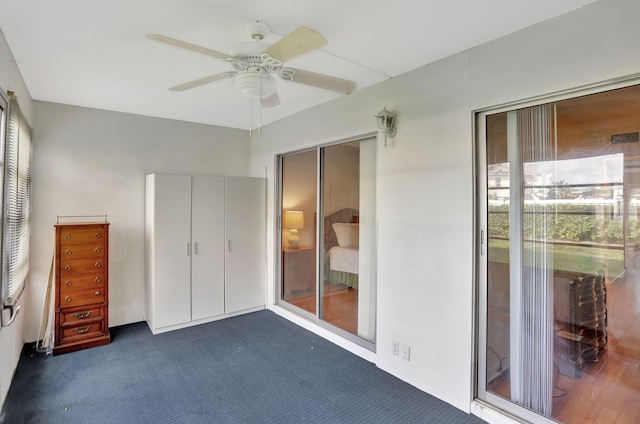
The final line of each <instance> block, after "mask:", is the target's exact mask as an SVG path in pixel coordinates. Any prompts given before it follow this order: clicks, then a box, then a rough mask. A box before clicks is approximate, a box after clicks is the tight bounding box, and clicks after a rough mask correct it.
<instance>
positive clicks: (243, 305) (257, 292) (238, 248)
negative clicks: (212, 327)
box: [225, 177, 266, 313]
mask: <svg viewBox="0 0 640 424" xmlns="http://www.w3.org/2000/svg"><path fill="white" fill-rule="evenodd" d="M265 196H266V183H265V179H264V178H248V177H227V179H226V186H225V206H226V233H227V234H226V240H227V246H226V269H225V283H226V286H225V294H226V312H227V313H233V312H238V311H242V310H245V309H250V308H255V307H258V306H264V304H265Z"/></svg>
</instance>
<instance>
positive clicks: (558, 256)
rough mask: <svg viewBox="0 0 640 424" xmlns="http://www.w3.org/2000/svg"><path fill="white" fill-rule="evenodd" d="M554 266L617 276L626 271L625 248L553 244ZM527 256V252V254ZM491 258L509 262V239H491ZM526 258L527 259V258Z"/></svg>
mask: <svg viewBox="0 0 640 424" xmlns="http://www.w3.org/2000/svg"><path fill="white" fill-rule="evenodd" d="M551 249H552V250H553V268H554V269H556V270H563V271H573V272H580V273H587V274H601V273H602V272H603V270H605V275H606V276H608V277H616V276H618V275H620V274H621V273H622V271H624V250H622V249H604V248H598V247H581V246H560V245H551ZM525 258H526V254H525ZM489 260H490V261H495V262H504V263H506V262H509V241H508V240H496V239H491V240H489ZM525 260H526V259H525Z"/></svg>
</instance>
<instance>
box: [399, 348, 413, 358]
mask: <svg viewBox="0 0 640 424" xmlns="http://www.w3.org/2000/svg"><path fill="white" fill-rule="evenodd" d="M400 357H401V358H402V359H404V360H405V361H409V360H410V359H411V347H409V346H407V345H405V344H403V345H400Z"/></svg>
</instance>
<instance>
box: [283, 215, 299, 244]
mask: <svg viewBox="0 0 640 424" xmlns="http://www.w3.org/2000/svg"><path fill="white" fill-rule="evenodd" d="M282 227H283V228H288V229H289V233H291V236H290V237H289V239H288V240H287V241H288V242H289V246H290V247H291V248H292V249H298V248H299V246H298V245H299V244H300V237H298V230H302V229H303V228H304V213H303V212H302V211H284V217H283V218H282Z"/></svg>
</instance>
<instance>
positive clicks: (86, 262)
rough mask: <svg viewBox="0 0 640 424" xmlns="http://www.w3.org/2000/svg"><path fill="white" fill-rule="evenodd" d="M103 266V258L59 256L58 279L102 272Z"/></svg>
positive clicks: (64, 279) (96, 274) (62, 279)
mask: <svg viewBox="0 0 640 424" xmlns="http://www.w3.org/2000/svg"><path fill="white" fill-rule="evenodd" d="M104 268H105V260H104V258H95V259H94V258H88V259H69V258H60V270H59V272H60V274H59V275H60V280H61V281H66V279H67V278H69V277H72V276H75V275H95V276H98V274H103V272H104Z"/></svg>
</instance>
